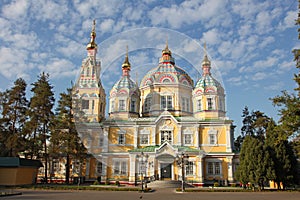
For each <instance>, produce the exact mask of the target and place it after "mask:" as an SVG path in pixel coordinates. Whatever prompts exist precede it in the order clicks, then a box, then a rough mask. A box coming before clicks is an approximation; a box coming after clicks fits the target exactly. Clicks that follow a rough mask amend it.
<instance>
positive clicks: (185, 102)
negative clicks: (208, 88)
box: [181, 97, 190, 112]
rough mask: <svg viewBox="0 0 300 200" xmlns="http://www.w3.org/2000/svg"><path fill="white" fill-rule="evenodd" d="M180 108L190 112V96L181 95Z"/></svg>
mask: <svg viewBox="0 0 300 200" xmlns="http://www.w3.org/2000/svg"><path fill="white" fill-rule="evenodd" d="M181 110H182V111H186V112H190V98H189V97H181Z"/></svg>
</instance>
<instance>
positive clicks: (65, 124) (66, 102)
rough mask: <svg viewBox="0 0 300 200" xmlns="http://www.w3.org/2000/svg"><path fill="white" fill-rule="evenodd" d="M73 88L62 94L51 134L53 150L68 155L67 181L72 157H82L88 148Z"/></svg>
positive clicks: (55, 152) (67, 181) (54, 152)
mask: <svg viewBox="0 0 300 200" xmlns="http://www.w3.org/2000/svg"><path fill="white" fill-rule="evenodd" d="M73 105H74V104H73V102H72V88H68V89H67V92H63V93H61V94H60V99H59V100H58V106H57V109H56V118H55V119H56V123H55V124H56V125H55V130H54V131H53V133H52V136H51V151H52V153H53V154H54V155H55V154H60V155H64V156H65V157H66V183H69V178H70V165H71V163H70V159H71V158H73V159H78V158H79V159H80V158H81V157H82V156H83V155H86V150H85V148H84V147H83V145H82V143H81V142H80V138H79V136H78V133H77V130H76V127H75V119H74V115H73V114H74V113H73Z"/></svg>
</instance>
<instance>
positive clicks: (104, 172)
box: [101, 156, 108, 182]
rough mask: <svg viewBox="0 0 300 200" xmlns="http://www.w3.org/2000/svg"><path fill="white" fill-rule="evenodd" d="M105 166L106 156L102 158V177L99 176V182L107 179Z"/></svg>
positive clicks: (106, 164)
mask: <svg viewBox="0 0 300 200" xmlns="http://www.w3.org/2000/svg"><path fill="white" fill-rule="evenodd" d="M107 166H108V159H107V157H106V156H103V157H102V176H101V181H104V182H105V180H106V178H107Z"/></svg>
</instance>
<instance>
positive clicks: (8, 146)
mask: <svg viewBox="0 0 300 200" xmlns="http://www.w3.org/2000/svg"><path fill="white" fill-rule="evenodd" d="M26 86H27V84H26V82H25V80H24V79H22V78H19V79H17V80H16V81H15V82H14V86H13V87H12V88H11V89H10V90H7V91H6V92H5V93H2V95H1V96H2V99H1V105H2V106H1V111H2V113H1V120H0V122H1V143H2V151H1V154H2V156H13V157H14V156H17V155H18V153H20V152H22V151H24V150H25V149H24V146H25V141H26V135H25V134H24V130H23V128H24V123H25V121H26V120H27V115H26V110H27V108H28V101H27V99H26Z"/></svg>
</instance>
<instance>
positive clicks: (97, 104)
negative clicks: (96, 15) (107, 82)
mask: <svg viewBox="0 0 300 200" xmlns="http://www.w3.org/2000/svg"><path fill="white" fill-rule="evenodd" d="M95 26H96V21H95V20H93V26H92V31H91V36H90V37H91V39H90V42H89V43H88V44H87V46H86V50H87V57H86V58H85V59H83V61H82V65H81V68H80V75H79V78H78V79H77V82H76V85H75V95H76V97H77V99H80V104H81V105H80V108H81V110H82V111H83V112H84V115H85V116H87V118H88V119H87V120H88V121H89V122H100V121H102V120H103V119H104V117H105V105H106V102H105V101H106V100H105V98H106V95H105V91H104V88H103V86H102V83H101V79H100V71H101V62H100V60H99V59H97V58H96V55H97V49H98V46H97V44H96V41H95V39H96V28H95Z"/></svg>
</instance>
